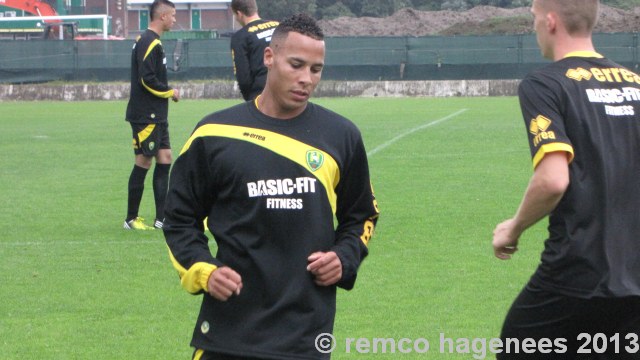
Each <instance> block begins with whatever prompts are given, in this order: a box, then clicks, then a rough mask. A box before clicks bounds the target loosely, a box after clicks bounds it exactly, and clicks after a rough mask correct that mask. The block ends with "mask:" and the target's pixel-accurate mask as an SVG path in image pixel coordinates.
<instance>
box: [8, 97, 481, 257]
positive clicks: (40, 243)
mask: <svg viewBox="0 0 640 360" xmlns="http://www.w3.org/2000/svg"><path fill="white" fill-rule="evenodd" d="M467 110H468V109H460V110H458V111H456V112H454V113H453V114H449V115H447V116H445V117H443V118H440V119H438V120H434V121H432V122H430V123H426V124H422V125H420V126H417V127H414V128H413V129H410V130H407V131H405V132H403V133H402V134H400V135H398V136H396V137H394V138H393V139H391V140H389V141H386V142H384V143H383V144H381V145H378V146H377V147H375V148H374V149H373V150H371V151H369V152H368V153H367V156H369V157H371V156H373V155H375V154H377V153H379V152H380V151H382V150H384V149H386V148H387V147H389V146H391V145H393V144H394V143H396V142H398V141H400V140H401V139H402V138H404V137H407V136H409V135H411V134H413V133H416V132H418V131H420V130H423V129H426V128H428V127H431V126H434V125H438V124H439V123H441V122H445V121H447V120H450V119H452V118H454V117H456V116H458V115H460V114H462V113H464V112H465V111H467ZM156 243H161V244H164V241H161V240H157V241H155V240H153V241H152V240H143V241H135V242H130V241H106V242H105V241H87V242H84V241H66V242H64V241H63V242H57V241H52V242H46V241H24V242H2V241H0V246H52V245H53V246H55V245H88V244H91V245H98V244H101V245H121V244H127V245H131V244H134V245H135V244H140V245H142V244H156Z"/></svg>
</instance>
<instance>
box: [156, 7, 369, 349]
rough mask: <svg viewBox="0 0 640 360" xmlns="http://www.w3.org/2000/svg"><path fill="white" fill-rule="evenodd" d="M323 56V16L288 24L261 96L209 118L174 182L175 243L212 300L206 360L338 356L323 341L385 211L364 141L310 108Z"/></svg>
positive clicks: (277, 37)
mask: <svg viewBox="0 0 640 360" xmlns="http://www.w3.org/2000/svg"><path fill="white" fill-rule="evenodd" d="M324 55H325V46H324V41H323V34H322V30H321V29H320V28H319V27H318V26H317V24H316V22H315V21H314V20H313V19H312V18H310V17H308V16H304V15H299V16H294V17H291V18H289V19H287V20H285V21H283V22H282V23H281V24H280V25H279V26H278V28H277V29H276V31H275V33H274V35H273V41H272V43H271V46H270V47H269V48H267V49H266V51H265V57H264V58H265V64H266V66H267V68H268V69H269V75H268V77H267V84H266V87H265V90H264V92H263V93H262V95H260V96H259V97H258V98H257V99H256V100H254V101H249V102H244V103H242V104H240V105H237V106H234V107H232V108H229V109H226V110H222V111H220V112H217V113H214V114H211V115H209V116H207V117H205V118H204V119H203V120H202V121H201V122H200V123H199V124H198V125H197V126H196V128H195V130H194V132H193V134H192V135H191V137H190V139H189V140H188V141H187V144H186V145H185V146H184V148H183V149H182V152H181V154H180V156H179V157H178V158H177V160H176V162H175V164H174V167H173V169H172V170H171V181H170V185H169V193H168V197H167V206H166V211H165V215H166V221H165V227H164V234H165V238H166V240H167V244H168V246H169V249H170V253H171V260H172V262H173V265H174V267H175V268H176V269H177V270H178V273H179V275H180V278H181V282H182V285H183V287H184V288H185V289H186V290H187V291H189V292H191V293H194V294H200V293H203V300H202V305H201V308H200V314H199V316H198V320H197V323H196V326H195V330H194V333H193V338H192V342H191V345H192V346H194V347H195V348H196V351H195V353H194V359H224V360H229V359H279V360H282V359H328V358H329V354H322V353H320V352H318V351H317V349H316V347H315V344H314V341H315V339H316V337H317V336H318V335H320V334H322V333H331V332H332V330H333V322H334V317H335V310H336V308H335V306H336V304H335V302H336V288H337V287H341V288H344V289H351V288H352V287H353V286H354V284H355V281H356V276H357V271H358V268H359V266H360V263H361V262H362V261H363V259H364V258H365V256H366V255H367V253H368V248H367V244H368V242H369V239H370V238H371V235H372V233H373V228H374V226H375V224H376V222H377V218H378V209H377V204H376V200H375V198H374V196H373V191H372V188H371V183H370V179H369V170H368V164H367V155H366V151H365V148H364V145H363V141H362V138H361V136H360V132H359V131H358V129H357V128H356V126H355V125H354V124H353V123H351V122H350V121H349V120H347V119H345V118H344V117H342V116H340V115H338V114H336V113H333V112H331V111H329V110H327V109H325V108H323V107H320V106H318V105H315V104H313V103H311V102H309V97H310V96H311V94H312V93H313V91H314V89H315V87H316V86H317V84H318V82H319V81H320V77H321V74H322V69H323V66H324ZM334 216H335V219H337V225H336V227H334ZM205 217H208V227H209V229H210V230H211V233H212V234H213V236H214V239H215V241H216V243H217V249H218V251H217V253H216V255H215V257H214V256H213V255H212V254H211V251H210V249H209V245H208V239H207V237H206V235H205V234H204V232H203V224H202V222H203V219H204V218H205Z"/></svg>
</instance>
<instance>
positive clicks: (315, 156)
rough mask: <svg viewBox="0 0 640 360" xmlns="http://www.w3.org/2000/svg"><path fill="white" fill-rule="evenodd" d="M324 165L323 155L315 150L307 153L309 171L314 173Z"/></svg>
mask: <svg viewBox="0 0 640 360" xmlns="http://www.w3.org/2000/svg"><path fill="white" fill-rule="evenodd" d="M323 163H324V155H322V153H321V152H319V151H316V150H309V151H307V165H309V169H311V171H316V170H318V169H320V167H322V164H323Z"/></svg>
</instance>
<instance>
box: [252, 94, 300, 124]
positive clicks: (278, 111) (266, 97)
mask: <svg viewBox="0 0 640 360" xmlns="http://www.w3.org/2000/svg"><path fill="white" fill-rule="evenodd" d="M254 102H255V105H256V108H257V109H258V111H260V112H261V113H263V114H265V115H267V116H269V117H271V118H274V119H279V120H283V121H286V120H290V119H293V118H295V117H296V116H298V115H300V114H302V113H303V112H304V110H305V109H306V108H307V103H305V104H304V105H302V106H297V107H292V108H289V107H286V106H283V105H282V104H281V103H280V102H279V101H277V100H276V99H275V98H273V97H272V96H271V93H270V92H269V91H268V90H266V89H265V91H264V92H263V93H262V94H260V95H259V96H258V97H257V98H256V99H255V100H254Z"/></svg>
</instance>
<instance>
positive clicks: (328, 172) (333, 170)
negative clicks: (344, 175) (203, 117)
mask: <svg viewBox="0 0 640 360" xmlns="http://www.w3.org/2000/svg"><path fill="white" fill-rule="evenodd" d="M205 136H220V137H226V138H230V139H236V140H241V141H246V142H250V143H252V144H254V145H258V146H262V147H264V148H267V149H269V150H271V151H273V152H275V153H276V154H278V155H281V156H283V157H285V158H287V159H289V160H291V161H293V162H295V163H297V164H299V165H300V166H302V167H304V168H305V169H308V170H310V171H311V172H312V174H313V175H314V176H315V177H316V178H317V179H318V181H320V183H322V185H323V186H324V188H325V191H326V192H327V198H328V199H329V203H330V204H331V209H332V211H333V213H334V214H335V213H336V207H337V205H336V204H337V197H338V196H337V195H336V193H335V188H336V187H337V186H338V182H339V181H340V170H339V168H338V163H337V162H336V161H335V159H333V157H331V156H330V155H329V154H328V153H326V152H324V151H322V150H320V149H317V148H314V147H313V146H311V145H308V144H305V143H303V142H300V141H297V140H295V139H292V138H290V137H287V136H284V135H281V134H278V133H275V132H271V131H267V130H262V129H255V128H248V127H243V126H235V125H221V124H206V125H203V126H201V127H199V128H198V129H196V131H195V132H194V133H193V134H192V135H191V137H190V138H189V140H187V143H186V144H185V145H184V147H183V148H182V151H180V154H181V155H182V154H183V153H184V152H185V151H187V150H189V147H190V146H191V143H192V142H193V140H195V139H197V138H199V137H205ZM310 150H311V151H316V152H318V153H320V154H322V157H323V163H322V165H321V166H320V167H319V168H317V169H315V170H313V169H311V167H310V166H309V164H308V163H307V157H306V156H307V152H308V151H310Z"/></svg>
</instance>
